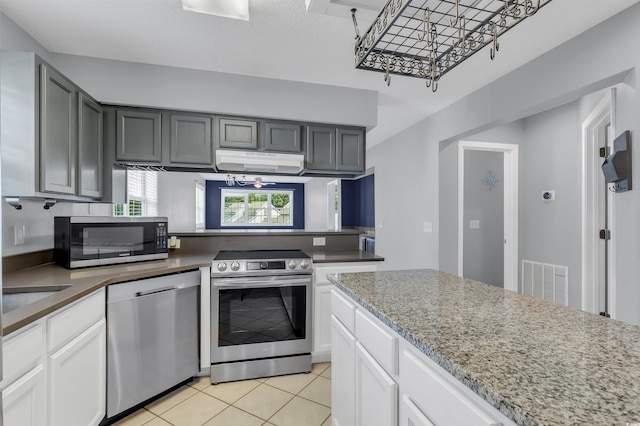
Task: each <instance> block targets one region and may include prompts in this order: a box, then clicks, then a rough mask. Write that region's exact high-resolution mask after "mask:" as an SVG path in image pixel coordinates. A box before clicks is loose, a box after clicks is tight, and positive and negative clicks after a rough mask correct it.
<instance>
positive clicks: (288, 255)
mask: <svg viewBox="0 0 640 426" xmlns="http://www.w3.org/2000/svg"><path fill="white" fill-rule="evenodd" d="M308 258H309V256H308V255H306V254H305V253H303V252H302V250H222V251H220V252H218V254H217V255H216V257H214V258H213V260H260V259H264V260H273V259H282V260H285V259H308Z"/></svg>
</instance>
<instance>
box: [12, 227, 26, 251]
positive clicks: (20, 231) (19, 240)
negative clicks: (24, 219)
mask: <svg viewBox="0 0 640 426" xmlns="http://www.w3.org/2000/svg"><path fill="white" fill-rule="evenodd" d="M26 232H27V227H26V225H15V226H14V227H13V244H14V245H16V246H19V245H22V244H24V234H25V233H26Z"/></svg>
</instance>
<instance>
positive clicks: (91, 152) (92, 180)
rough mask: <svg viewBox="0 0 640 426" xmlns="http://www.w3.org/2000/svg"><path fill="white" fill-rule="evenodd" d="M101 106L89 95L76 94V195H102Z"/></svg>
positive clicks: (95, 196) (98, 196) (96, 196)
mask: <svg viewBox="0 0 640 426" xmlns="http://www.w3.org/2000/svg"><path fill="white" fill-rule="evenodd" d="M102 123H103V112H102V107H101V106H100V105H99V104H98V103H97V102H96V101H95V100H94V99H92V98H91V97H90V96H89V95H87V94H86V93H83V92H80V93H79V95H78V166H79V167H78V169H79V172H78V195H80V196H82V197H92V198H100V197H102V149H103V140H102V138H103V124H102Z"/></svg>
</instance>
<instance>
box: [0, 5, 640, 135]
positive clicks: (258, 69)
mask: <svg viewBox="0 0 640 426" xmlns="http://www.w3.org/2000/svg"><path fill="white" fill-rule="evenodd" d="M460 1H461V2H465V1H466V2H471V0H460ZM638 1H640V0H606V1H603V0H553V1H552V2H551V3H550V4H549V5H548V6H546V7H544V8H542V9H541V10H540V11H539V12H538V13H537V14H536V15H535V16H533V17H532V18H531V19H528V20H526V21H524V22H523V23H521V24H520V25H518V26H517V27H516V28H515V29H513V30H512V31H509V32H508V33H507V34H505V35H503V36H502V37H501V38H500V52H499V53H498V54H497V56H496V59H495V60H494V61H491V60H490V59H489V52H488V50H487V51H484V50H483V51H481V52H479V53H478V54H477V55H475V56H473V57H471V58H470V59H468V60H467V61H466V62H465V63H464V64H463V65H461V66H459V67H457V68H456V69H454V70H453V71H451V72H450V73H448V74H447V75H446V76H445V77H443V78H442V80H441V81H440V86H439V89H438V92H436V93H432V92H431V90H430V89H427V88H426V87H425V83H424V81H421V80H419V79H415V78H410V77H402V76H392V79H391V80H392V81H391V85H390V86H389V87H387V85H386V83H385V82H384V81H383V75H382V74H379V73H374V72H370V71H363V70H356V69H355V68H354V64H353V48H354V35H355V33H354V28H353V23H352V20H351V15H350V12H349V9H350V8H351V7H352V6H351V5H353V4H357V5H358V7H359V8H360V9H361V12H359V14H358V21H359V22H358V23H359V27H360V32H361V33H363V32H364V31H365V30H366V29H367V28H368V26H369V22H365V20H367V19H369V20H370V19H371V18H370V17H371V16H373V13H372V10H376V9H377V8H379V5H380V4H381V0H249V14H250V20H249V21H242V20H235V19H228V18H221V17H217V16H212V15H204V14H199V13H194V12H189V11H184V10H183V9H182V6H181V2H180V0H0V8H1V10H2V12H4V13H5V14H6V15H7V16H9V17H10V18H11V19H12V20H13V21H14V22H16V23H17V24H18V25H19V26H20V27H22V28H23V29H24V30H25V31H27V32H28V33H29V34H30V35H31V36H32V37H33V38H35V39H36V40H37V41H38V42H39V43H40V44H42V45H43V46H44V47H45V48H47V49H48V50H49V51H51V52H55V53H66V54H73V55H83V56H92V57H98V58H105V59H115V60H124V61H133V62H141V63H148V64H159V65H167V66H174V67H184V68H194V69H199V70H211V71H219V72H226V73H235V74H243V75H251V76H260V77H268V78H276V79H284V80H293V81H298V82H307V83H318V84H328V85H334V86H341V87H351V88H358V89H367V90H375V91H378V125H377V126H376V127H375V128H373V129H372V130H370V131H369V132H368V134H367V144H368V146H369V147H371V146H373V145H375V144H377V143H379V142H381V141H384V140H385V139H387V138H388V137H390V136H393V135H394V134H396V133H398V132H399V131H401V130H402V129H404V128H406V127H408V126H410V125H412V124H415V123H416V122H418V121H420V120H421V119H423V118H425V117H426V116H428V115H430V114H432V113H434V112H436V111H438V110H440V109H442V108H443V107H445V106H447V105H449V104H451V103H452V102H454V101H455V100H457V99H460V98H462V97H464V96H465V95H467V94H469V93H471V92H473V91H475V90H477V89H478V88H480V87H482V86H484V85H486V84H488V83H490V82H491V81H493V80H495V79H497V78H499V77H500V76H502V75H504V74H506V73H508V72H509V71H511V70H513V69H515V68H517V67H519V66H521V65H523V64H525V63H526V62H528V61H530V60H532V59H534V58H536V57H537V56H539V55H541V54H542V53H544V52H546V51H548V50H550V49H552V48H553V47H555V46H557V45H559V44H561V43H563V42H564V41H566V40H568V39H570V38H572V37H574V36H576V35H577V34H580V33H581V32H583V31H585V30H587V29H588V28H590V27H592V26H594V25H595V24H597V23H598V22H601V21H603V20H605V19H607V18H609V17H610V16H613V15H614V14H616V13H618V12H620V11H622V10H624V9H625V8H627V7H629V6H631V5H632V4H634V3H637V2H638ZM307 4H308V5H309V6H308V7H309V10H310V11H312V12H309V11H307ZM53 5H55V7H53ZM367 9H368V10H367ZM313 11H315V12H313ZM335 15H341V16H335ZM549 29H553V30H552V31H549ZM558 66H562V64H558ZM531 83H532V84H535V82H531ZM283 118H284V117H283Z"/></svg>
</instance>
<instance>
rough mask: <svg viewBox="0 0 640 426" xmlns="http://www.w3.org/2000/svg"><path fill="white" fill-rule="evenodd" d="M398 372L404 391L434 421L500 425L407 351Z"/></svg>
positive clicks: (443, 423) (480, 425)
mask: <svg viewBox="0 0 640 426" xmlns="http://www.w3.org/2000/svg"><path fill="white" fill-rule="evenodd" d="M400 371H402V376H401V382H402V388H403V390H404V392H405V393H406V394H407V395H408V396H409V397H410V398H411V401H413V402H414V403H415V404H416V406H417V408H419V410H420V411H421V412H422V413H424V414H425V415H426V417H428V418H429V419H430V420H431V421H433V423H435V424H438V425H470V426H475V425H478V426H500V425H501V424H502V423H501V422H500V421H498V420H497V419H495V418H493V417H492V416H491V415H490V414H489V413H487V412H486V411H485V410H484V409H483V408H481V407H480V406H478V405H477V404H476V403H475V402H474V401H472V400H471V399H470V398H469V397H468V396H466V395H464V394H463V393H462V392H461V391H460V390H458V389H457V388H456V387H455V386H454V385H453V384H452V383H451V382H450V381H449V380H447V379H446V378H445V377H443V376H442V375H441V374H440V373H439V372H437V371H436V370H435V369H434V368H433V367H431V366H429V365H428V364H427V363H426V362H424V361H423V360H421V359H420V358H418V356H416V355H415V354H414V353H412V352H411V351H410V350H407V349H405V350H403V351H402V356H401V359H400Z"/></svg>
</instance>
